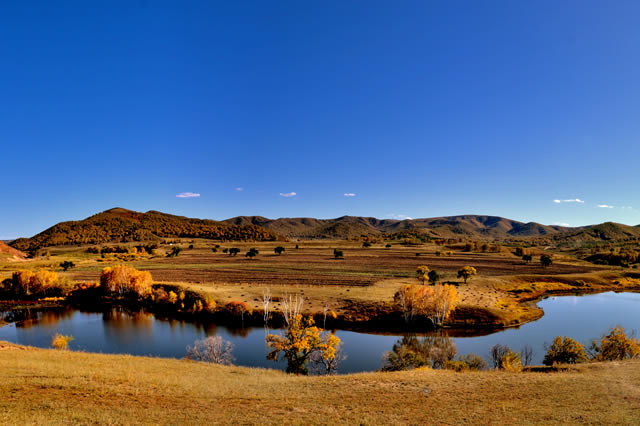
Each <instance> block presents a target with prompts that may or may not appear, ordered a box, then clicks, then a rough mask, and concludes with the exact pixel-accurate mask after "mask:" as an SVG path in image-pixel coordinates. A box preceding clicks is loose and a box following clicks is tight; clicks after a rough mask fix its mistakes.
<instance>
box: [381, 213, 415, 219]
mask: <svg viewBox="0 0 640 426" xmlns="http://www.w3.org/2000/svg"><path fill="white" fill-rule="evenodd" d="M387 216H388V217H390V218H391V219H398V220H412V219H413V218H412V217H409V216H407V215H404V214H395V213H389V214H388V215H387Z"/></svg>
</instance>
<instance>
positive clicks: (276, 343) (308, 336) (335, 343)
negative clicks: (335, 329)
mask: <svg viewBox="0 0 640 426" xmlns="http://www.w3.org/2000/svg"><path fill="white" fill-rule="evenodd" d="M266 340H267V346H269V347H270V348H272V351H271V352H269V354H268V355H267V359H270V360H273V361H278V359H280V357H281V356H282V357H284V358H285V359H286V360H287V373H295V374H308V373H309V371H308V369H307V361H309V359H310V357H311V356H312V354H314V353H319V355H320V357H321V358H322V359H324V360H333V359H335V357H336V351H337V349H338V347H339V345H340V338H339V337H338V336H336V335H335V334H334V333H331V334H329V335H328V336H322V334H321V329H319V328H318V327H316V326H315V325H314V321H313V318H311V317H308V318H304V317H303V316H302V315H301V314H297V315H296V316H295V317H293V318H291V320H290V322H289V327H288V328H287V331H286V333H285V335H284V336H280V335H277V334H269V335H267V337H266Z"/></svg>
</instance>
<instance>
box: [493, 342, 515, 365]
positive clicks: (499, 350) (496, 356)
mask: <svg viewBox="0 0 640 426" xmlns="http://www.w3.org/2000/svg"><path fill="white" fill-rule="evenodd" d="M509 352H511V348H509V346H507V345H502V344H500V343H498V344H495V345H493V346H492V347H491V349H490V353H491V366H492V367H493V368H500V360H501V359H502V358H503V357H504V356H505V355H506V354H508V353H509Z"/></svg>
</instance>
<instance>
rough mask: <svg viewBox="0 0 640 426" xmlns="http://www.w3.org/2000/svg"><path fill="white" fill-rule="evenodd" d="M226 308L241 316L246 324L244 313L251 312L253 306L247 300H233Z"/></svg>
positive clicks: (232, 313)
mask: <svg viewBox="0 0 640 426" xmlns="http://www.w3.org/2000/svg"><path fill="white" fill-rule="evenodd" d="M226 310H227V312H229V313H230V314H231V315H233V316H234V317H238V316H239V317H240V320H241V321H242V324H243V325H244V314H247V313H251V307H249V305H248V304H247V303H246V302H241V301H238V300H233V301H231V302H229V303H227V305H226Z"/></svg>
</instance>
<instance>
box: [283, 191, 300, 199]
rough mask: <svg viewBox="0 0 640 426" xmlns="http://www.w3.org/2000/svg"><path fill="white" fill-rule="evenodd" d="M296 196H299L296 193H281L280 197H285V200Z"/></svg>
mask: <svg viewBox="0 0 640 426" xmlns="http://www.w3.org/2000/svg"><path fill="white" fill-rule="evenodd" d="M296 195H298V194H296V193H295V192H281V193H280V196H281V197H285V198H291V197H295V196H296Z"/></svg>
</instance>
